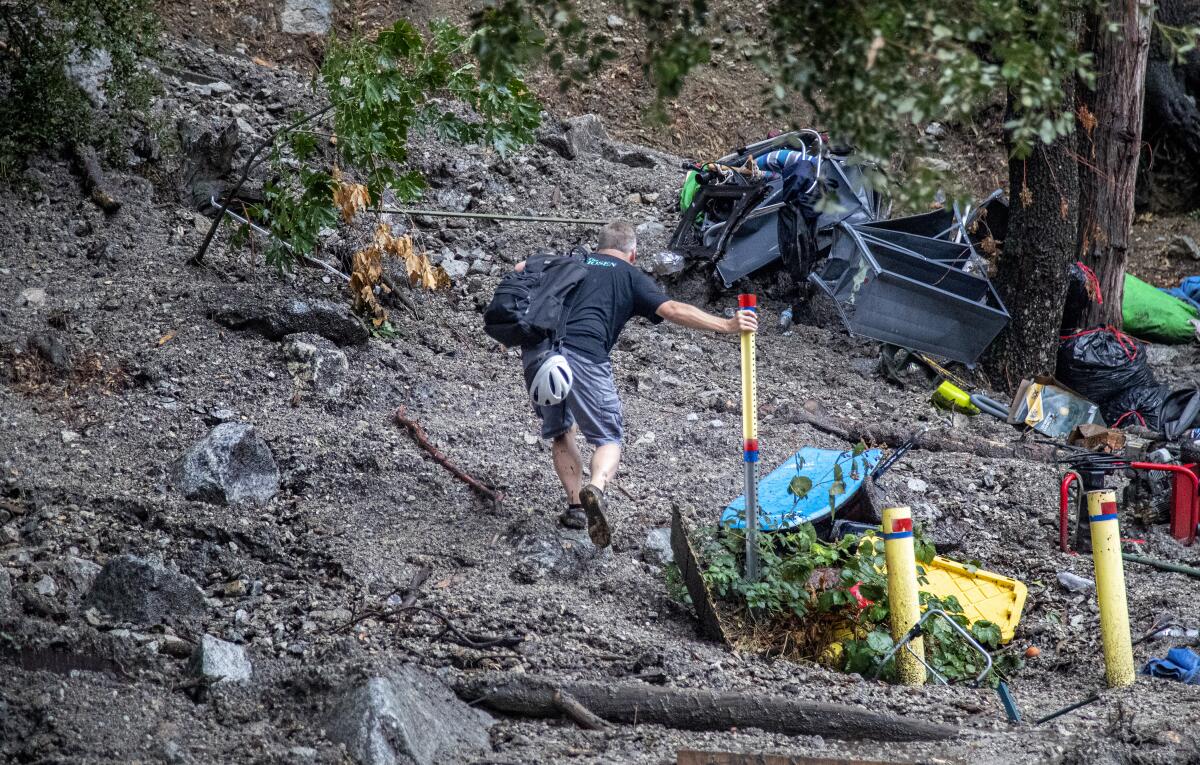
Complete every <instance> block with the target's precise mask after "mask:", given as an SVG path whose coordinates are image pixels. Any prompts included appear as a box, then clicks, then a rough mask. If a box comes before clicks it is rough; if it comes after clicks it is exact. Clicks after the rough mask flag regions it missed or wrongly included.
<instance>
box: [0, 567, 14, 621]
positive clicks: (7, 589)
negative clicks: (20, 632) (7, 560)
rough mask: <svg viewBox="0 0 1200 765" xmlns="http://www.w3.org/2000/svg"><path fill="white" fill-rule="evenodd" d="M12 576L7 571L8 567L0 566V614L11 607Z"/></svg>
mask: <svg viewBox="0 0 1200 765" xmlns="http://www.w3.org/2000/svg"><path fill="white" fill-rule="evenodd" d="M12 599H13V592H12V577H11V576H10V575H9V573H8V569H6V568H5V567H4V566H0V614H4V613H6V612H7V611H8V610H9V609H10V608H12Z"/></svg>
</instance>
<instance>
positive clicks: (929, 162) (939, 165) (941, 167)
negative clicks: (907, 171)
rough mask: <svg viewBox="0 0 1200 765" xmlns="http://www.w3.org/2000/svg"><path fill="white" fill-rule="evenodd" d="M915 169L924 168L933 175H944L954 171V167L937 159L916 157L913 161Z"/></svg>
mask: <svg viewBox="0 0 1200 765" xmlns="http://www.w3.org/2000/svg"><path fill="white" fill-rule="evenodd" d="M915 163H916V165H917V167H921V168H925V169H926V170H929V171H931V172H934V173H940V174H942V175H946V174H948V173H950V171H952V170H953V169H954V166H953V165H951V164H950V162H949V161H947V160H944V159H938V158H937V157H917V159H916V160H915Z"/></svg>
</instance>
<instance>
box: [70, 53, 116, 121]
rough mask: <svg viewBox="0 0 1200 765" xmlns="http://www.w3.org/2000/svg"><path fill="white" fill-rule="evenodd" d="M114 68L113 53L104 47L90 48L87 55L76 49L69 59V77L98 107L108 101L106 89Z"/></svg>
mask: <svg viewBox="0 0 1200 765" xmlns="http://www.w3.org/2000/svg"><path fill="white" fill-rule="evenodd" d="M112 68H113V66H112V54H110V53H109V52H108V51H106V50H104V49H103V48H100V49H93V50H89V51H88V52H87V55H82V54H81V53H80V52H79V51H76V52H75V53H72V54H71V56H70V58H68V59H67V77H68V78H69V79H70V80H71V82H73V83H75V84H76V85H77V86H78V87H79V89H80V90H82V91H83V92H84V94H85V95H86V96H87V98H88V100H89V101H91V102H92V106H94V107H96V108H97V109H99V108H102V107H103V106H104V105H105V104H106V103H108V94H107V93H106V92H105V91H106V89H107V87H108V79H109V75H110V74H112Z"/></svg>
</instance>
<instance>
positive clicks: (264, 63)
mask: <svg viewBox="0 0 1200 765" xmlns="http://www.w3.org/2000/svg"><path fill="white" fill-rule="evenodd" d="M250 60H251V61H253V62H254V63H256V64H258V65H259V66H265V67H266V68H267V69H274V68H275V65H274V64H272V63H271V62H270V61H267V60H266V59H265V58H259V57H258V56H255V57H254V58H252V59H250Z"/></svg>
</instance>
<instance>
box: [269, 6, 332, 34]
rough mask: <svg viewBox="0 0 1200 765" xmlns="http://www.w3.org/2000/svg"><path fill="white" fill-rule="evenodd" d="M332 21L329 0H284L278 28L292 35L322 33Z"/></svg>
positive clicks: (326, 30)
mask: <svg viewBox="0 0 1200 765" xmlns="http://www.w3.org/2000/svg"><path fill="white" fill-rule="evenodd" d="M332 23H333V3H332V2H331V0H284V3H283V10H282V11H281V12H280V14H279V28H280V29H281V30H282V31H284V32H286V33H288V34H292V35H323V34H325V33H326V32H328V31H329V28H330V26H331V25H332Z"/></svg>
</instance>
